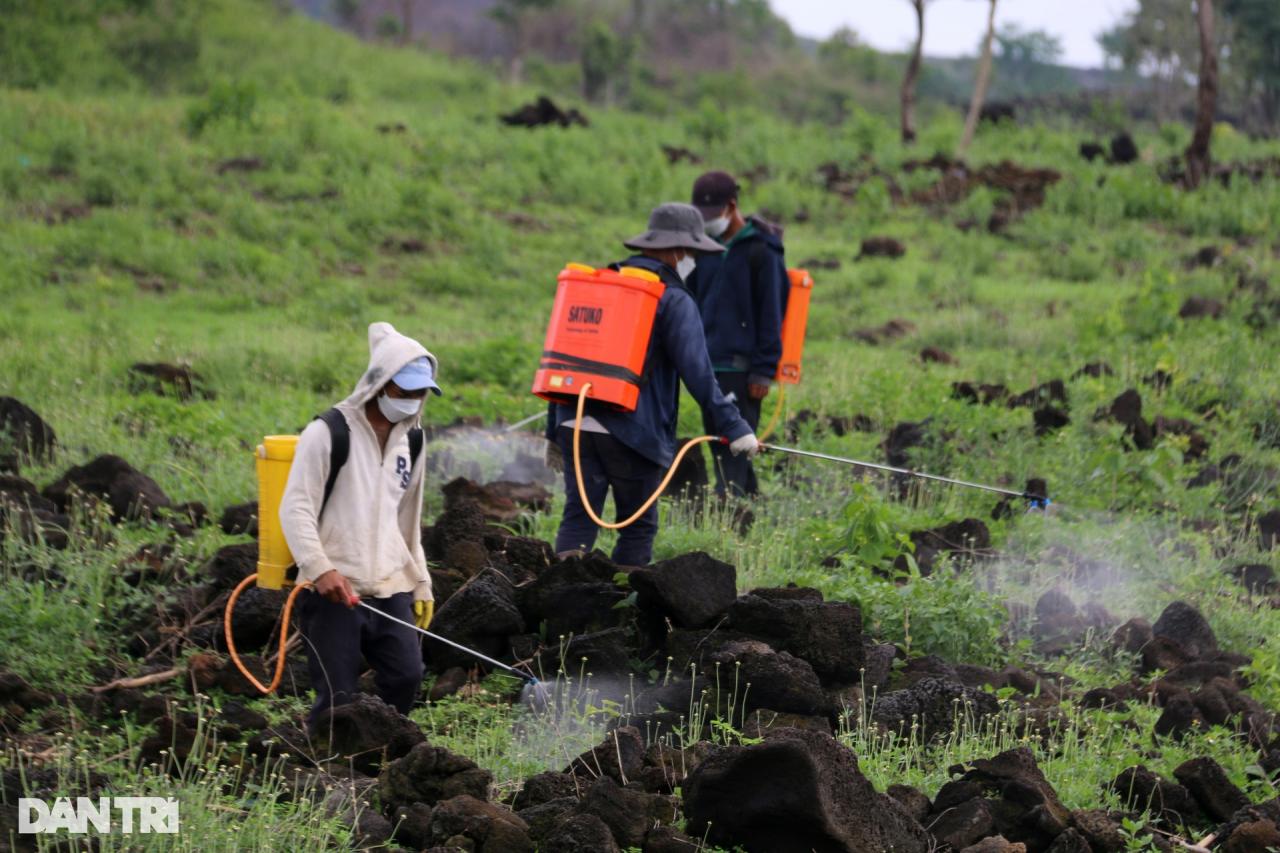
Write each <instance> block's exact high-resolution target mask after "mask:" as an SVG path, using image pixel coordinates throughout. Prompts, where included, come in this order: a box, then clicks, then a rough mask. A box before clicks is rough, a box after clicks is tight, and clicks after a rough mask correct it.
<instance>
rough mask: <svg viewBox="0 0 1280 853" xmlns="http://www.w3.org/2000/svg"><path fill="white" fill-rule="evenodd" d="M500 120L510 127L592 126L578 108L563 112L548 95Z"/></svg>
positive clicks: (505, 115)
mask: <svg viewBox="0 0 1280 853" xmlns="http://www.w3.org/2000/svg"><path fill="white" fill-rule="evenodd" d="M498 119H499V121H501V122H502V123H503V124H505V125H507V126H508V127H543V126H545V125H556V126H558V127H572V126H574V125H577V126H578V127H589V126H590V125H591V122H589V121H588V120H587V117H586V116H585V115H583V114H582V113H581V112H579V111H578V110H577V108H570V109H568V110H562V109H561V108H560V107H558V106H556V103H555V101H553V100H551V99H550V98H548V97H547V96H546V95H541V96H539V98H538V100H536V101H533V102H532V103H528V104H525V105H524V106H522V107H520V108H519V109H516V110H513V111H512V112H509V113H505V114H503V115H500V116H498Z"/></svg>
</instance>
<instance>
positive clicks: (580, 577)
mask: <svg viewBox="0 0 1280 853" xmlns="http://www.w3.org/2000/svg"><path fill="white" fill-rule="evenodd" d="M619 571H620V570H619V568H618V567H617V566H615V565H614V564H613V563H612V562H611V561H609V559H608V558H606V557H605V556H604V555H602V554H600V553H598V552H593V553H591V554H586V555H584V556H581V557H577V556H574V557H568V558H566V559H563V560H560V561H559V562H557V563H555V564H553V565H552V566H550V567H549V568H547V569H545V570H544V571H542V572H541V573H540V574H539V575H538V577H537V579H536V580H534V581H533V583H531V584H529V585H528V586H526V587H523V588H522V589H521V590H520V592H521V596H520V605H521V609H522V612H523V613H524V617H525V620H526V621H527V623H528V624H529V625H530V626H536V625H538V624H539V623H543V622H545V623H546V629H545V632H544V634H545V636H546V637H547V638H548V639H549V640H550V639H552V638H557V637H561V636H567V635H568V634H583V633H591V632H594V631H601V630H604V629H606V628H612V627H615V626H616V625H617V624H618V623H619V621H620V620H621V617H622V613H621V611H620V610H618V608H617V606H616V605H617V604H618V603H619V602H621V601H622V600H623V599H625V598H626V597H627V593H626V591H625V590H624V589H622V588H620V587H619V586H618V585H617V583H615V582H614V576H615V575H616V574H618V573H619Z"/></svg>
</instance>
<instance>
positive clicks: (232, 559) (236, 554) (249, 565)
mask: <svg viewBox="0 0 1280 853" xmlns="http://www.w3.org/2000/svg"><path fill="white" fill-rule="evenodd" d="M257 570H258V543H257V542H247V543H245V544H242V545H224V546H223V547H221V548H219V549H218V550H217V551H216V552H215V553H214V555H213V557H212V558H210V560H209V562H208V563H207V564H206V565H205V567H204V569H203V574H204V575H205V576H206V577H207V578H208V579H209V581H210V582H211V583H212V584H213V585H214V586H215V587H217V588H218V589H220V590H229V589H231V588H232V587H234V586H235V585H236V584H238V583H240V581H242V580H244V579H245V578H247V577H248V576H249V575H251V574H253V573H254V572H256V571H257ZM237 607H238V605H237ZM238 636H239V635H237V637H238Z"/></svg>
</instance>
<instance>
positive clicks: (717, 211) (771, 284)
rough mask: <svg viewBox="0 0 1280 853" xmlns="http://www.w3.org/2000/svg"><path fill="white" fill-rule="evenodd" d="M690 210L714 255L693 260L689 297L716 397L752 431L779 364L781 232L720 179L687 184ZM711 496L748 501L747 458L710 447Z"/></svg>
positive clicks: (751, 478) (727, 178)
mask: <svg viewBox="0 0 1280 853" xmlns="http://www.w3.org/2000/svg"><path fill="white" fill-rule="evenodd" d="M693 203H694V206H696V207H697V208H698V210H699V211H700V212H701V213H702V217H703V219H704V220H705V223H706V225H705V227H706V232H707V234H708V235H709V236H711V237H713V238H715V239H716V240H717V241H718V242H719V251H717V252H712V253H708V254H704V255H701V256H699V257H698V261H697V269H696V271H695V272H694V274H693V276H692V278H691V279H690V281H689V289H690V290H691V291H692V292H693V294H694V297H695V298H696V299H697V301H698V310H699V313H700V314H701V315H702V324H703V328H704V330H705V333H706V336H707V350H708V352H709V353H710V354H711V363H712V365H713V366H714V368H715V372H716V378H717V379H718V380H719V383H720V390H721V391H723V392H724V395H725V396H726V397H727V398H728V399H729V400H732V401H733V402H734V404H735V405H736V406H737V407H738V411H739V412H741V413H742V417H743V418H745V419H746V421H747V423H748V424H750V426H751V429H752V430H756V429H758V428H759V426H760V404H761V401H763V400H764V398H765V397H766V396H767V395H768V393H769V388H770V386H771V385H772V384H773V380H774V376H776V375H777V372H778V360H779V359H780V358H782V316H783V312H784V311H785V310H786V305H787V267H786V264H785V263H784V262H783V256H782V230H781V229H780V228H778V227H777V226H774V225H772V224H770V223H768V222H766V221H765V220H763V219H760V218H759V217H756V216H748V217H744V216H743V215H742V212H741V211H740V210H739V209H738V184H737V182H736V181H735V180H734V179H733V177H732V176H731V175H729V174H728V173H726V172H708V173H706V174H705V175H703V176H702V177H700V178H698V180H697V181H695V182H694V184H693ZM711 454H712V458H713V459H714V460H715V466H716V493H717V494H718V495H720V496H721V497H724V496H725V495H727V494H732V495H737V496H751V495H754V494H756V492H757V491H758V488H759V487H758V485H757V482H756V472H755V469H754V468H753V467H752V465H751V459H750V458H749V457H747V456H734V455H732V454H729V453H726V452H725V449H724V447H721V446H716V445H712V447H711Z"/></svg>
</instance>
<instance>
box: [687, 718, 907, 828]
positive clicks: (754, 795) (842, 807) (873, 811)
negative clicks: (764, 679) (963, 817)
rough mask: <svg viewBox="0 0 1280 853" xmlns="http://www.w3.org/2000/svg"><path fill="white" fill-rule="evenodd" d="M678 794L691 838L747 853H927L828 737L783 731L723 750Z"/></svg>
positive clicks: (901, 813)
mask: <svg viewBox="0 0 1280 853" xmlns="http://www.w3.org/2000/svg"><path fill="white" fill-rule="evenodd" d="M682 791H683V799H684V811H685V815H686V817H687V818H688V830H689V832H690V834H691V835H694V836H696V837H703V836H704V835H705V837H706V839H707V841H709V842H711V843H713V844H719V845H722V846H726V847H732V846H734V845H740V846H742V847H743V848H744V849H745V850H747V851H750V853H756V851H768V853H791V851H795V853H809V851H812V850H824V851H849V853H855V851H867V850H885V851H890V850H892V851H896V853H916V851H919V853H924V851H925V850H928V849H929V840H928V836H927V835H926V833H925V832H924V830H923V829H922V828H921V827H920V825H919V824H917V823H916V822H915V821H914V820H912V819H911V817H910V816H909V815H908V814H907V813H906V811H905V810H904V809H903V808H902V807H901V806H900V805H898V803H897V801H895V800H894V799H893V798H891V797H888V796H886V795H884V794H878V793H876V791H875V789H874V788H872V787H871V783H870V782H868V781H867V779H866V777H864V776H863V775H862V774H861V772H859V770H858V760H857V757H856V756H855V755H854V754H853V752H851V751H850V750H849V749H848V748H846V747H844V746H842V745H840V744H839V743H838V742H837V741H836V740H835V739H834V738H832V737H831V736H829V735H823V734H817V733H814V732H806V731H800V730H797V729H783V730H779V731H776V732H771V733H769V735H768V736H767V737H766V738H765V741H764V743H761V744H757V745H753V746H745V747H743V746H733V747H726V748H724V749H722V750H720V751H719V752H716V753H715V754H713V755H712V756H711V757H709V758H708V759H707V760H706V761H704V762H703V763H702V764H701V765H699V767H698V769H697V770H695V771H694V772H693V773H692V774H690V776H689V778H688V779H687V780H686V781H685V784H684V787H683V789H682Z"/></svg>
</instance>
